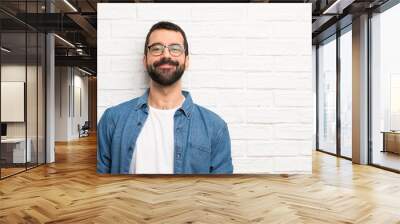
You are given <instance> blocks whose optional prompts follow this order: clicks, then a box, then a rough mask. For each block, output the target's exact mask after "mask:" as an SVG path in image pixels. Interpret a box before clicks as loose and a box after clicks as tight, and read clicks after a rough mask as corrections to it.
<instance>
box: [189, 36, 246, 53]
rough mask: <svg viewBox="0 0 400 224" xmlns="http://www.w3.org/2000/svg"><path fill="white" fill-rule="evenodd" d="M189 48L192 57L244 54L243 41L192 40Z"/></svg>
mask: <svg viewBox="0 0 400 224" xmlns="http://www.w3.org/2000/svg"><path fill="white" fill-rule="evenodd" d="M191 46H192V48H191V53H192V54H194V55H197V54H198V55H210V54H211V55H213V54H222V55H235V54H237V55H240V54H243V52H244V39H238V38H236V39H227V38H225V39H215V38H214V39H194V40H191Z"/></svg>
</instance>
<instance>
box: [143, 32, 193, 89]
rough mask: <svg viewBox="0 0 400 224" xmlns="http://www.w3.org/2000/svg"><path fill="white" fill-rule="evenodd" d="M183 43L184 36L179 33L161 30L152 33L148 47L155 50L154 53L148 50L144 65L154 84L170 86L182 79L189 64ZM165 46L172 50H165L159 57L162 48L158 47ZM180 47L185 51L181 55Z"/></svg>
mask: <svg viewBox="0 0 400 224" xmlns="http://www.w3.org/2000/svg"><path fill="white" fill-rule="evenodd" d="M183 43H184V40H183V36H182V34H181V33H179V32H177V31H172V30H163V29H160V30H155V31H153V32H152V33H151V35H150V37H149V43H148V45H147V46H154V48H153V51H152V50H151V49H148V50H147V55H145V56H144V58H143V63H144V66H145V68H146V70H147V73H148V74H149V76H150V78H151V79H152V80H153V81H154V82H156V83H158V84H159V85H162V86H170V85H172V84H174V83H176V82H177V81H178V80H179V79H180V78H181V77H182V75H183V72H184V71H185V69H186V67H187V66H188V62H189V57H187V56H186V55H185V52H184V44H183ZM157 44H159V45H157ZM163 45H164V46H170V48H171V49H170V50H169V49H168V48H165V49H164V51H163V52H162V53H161V54H159V55H158V53H159V52H160V48H157V46H163ZM179 46H180V47H181V48H182V49H183V52H182V53H181V54H180V55H179ZM157 51H158V52H157ZM177 52H178V53H177Z"/></svg>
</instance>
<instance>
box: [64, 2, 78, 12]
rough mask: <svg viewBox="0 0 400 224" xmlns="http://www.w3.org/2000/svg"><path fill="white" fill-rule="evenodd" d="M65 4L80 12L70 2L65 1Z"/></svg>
mask: <svg viewBox="0 0 400 224" xmlns="http://www.w3.org/2000/svg"><path fill="white" fill-rule="evenodd" d="M64 2H65V4H67V5H68V6H69V7H70V8H71V9H72V10H74V11H75V12H78V10H77V9H76V8H75V7H74V6H73V5H72V4H71V3H70V2H69V1H68V0H64Z"/></svg>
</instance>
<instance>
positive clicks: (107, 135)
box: [97, 109, 112, 173]
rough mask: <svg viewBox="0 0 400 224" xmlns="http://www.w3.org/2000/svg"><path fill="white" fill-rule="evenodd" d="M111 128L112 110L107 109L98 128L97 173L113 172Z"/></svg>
mask: <svg viewBox="0 0 400 224" xmlns="http://www.w3.org/2000/svg"><path fill="white" fill-rule="evenodd" d="M111 128H112V120H111V117H110V109H107V110H106V111H105V112H104V114H103V116H102V117H101V119H100V121H99V124H98V126H97V173H110V171H111V156H110V154H111V137H112V136H111Z"/></svg>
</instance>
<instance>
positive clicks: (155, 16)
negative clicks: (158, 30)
mask: <svg viewBox="0 0 400 224" xmlns="http://www.w3.org/2000/svg"><path fill="white" fill-rule="evenodd" d="M136 4H137V3H136ZM136 9H137V19H138V20H139V21H141V20H142V21H146V20H150V21H154V23H156V22H158V21H170V22H174V23H177V22H179V21H187V20H189V18H190V10H188V6H187V5H182V4H177V3H168V4H157V3H142V4H141V3H139V4H137V7H136ZM178 25H179V24H178Z"/></svg>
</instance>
